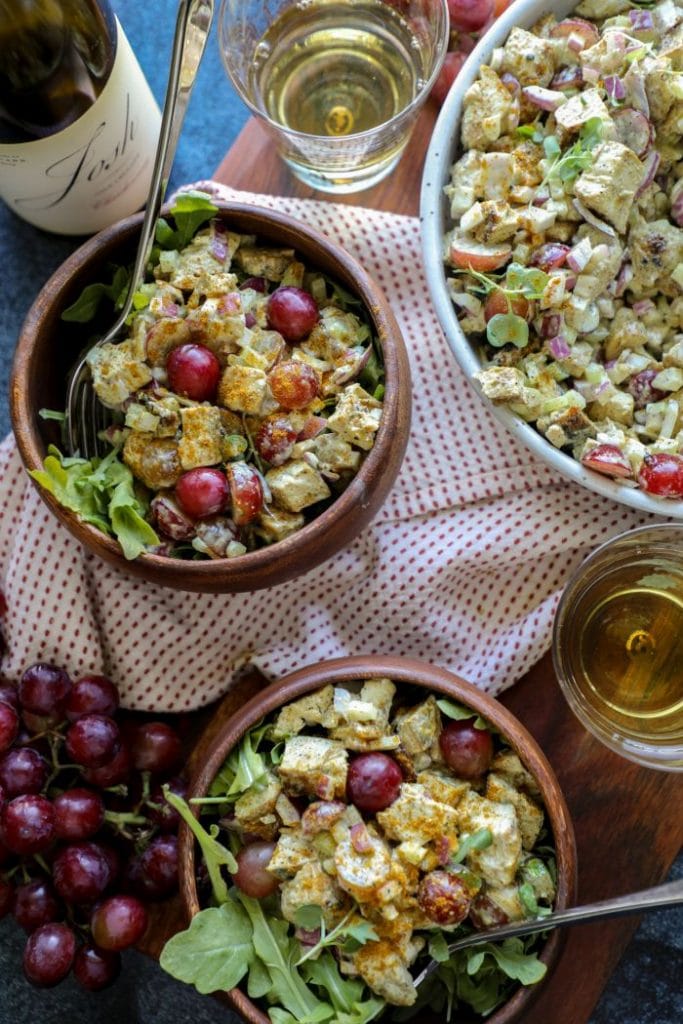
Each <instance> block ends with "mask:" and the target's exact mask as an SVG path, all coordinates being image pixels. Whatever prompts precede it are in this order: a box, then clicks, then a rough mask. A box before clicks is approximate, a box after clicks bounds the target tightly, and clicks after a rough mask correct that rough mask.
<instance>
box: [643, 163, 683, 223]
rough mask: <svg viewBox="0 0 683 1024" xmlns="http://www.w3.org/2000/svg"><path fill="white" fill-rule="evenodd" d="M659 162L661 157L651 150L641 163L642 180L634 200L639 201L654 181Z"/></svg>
mask: <svg viewBox="0 0 683 1024" xmlns="http://www.w3.org/2000/svg"><path fill="white" fill-rule="evenodd" d="M661 160H662V158H661V156H660V155H659V153H658V152H657V150H656V149H653V150H651V152H649V153H648V154H647V156H646V157H645V160H644V161H643V168H644V174H643V180H642V181H641V183H640V185H639V186H638V190H637V192H636V196H635V197H636V199H639V198H640V196H642V194H643V192H644V191H645V189H646V188H649V186H650V185H651V184H652V182H653V181H654V180H655V175H656V174H657V168H658V167H659V165H660V163H661ZM681 213H682V214H683V210H682V211H681ZM672 216H673V211H672ZM674 219H675V218H674ZM676 223H677V224H680V221H676Z"/></svg>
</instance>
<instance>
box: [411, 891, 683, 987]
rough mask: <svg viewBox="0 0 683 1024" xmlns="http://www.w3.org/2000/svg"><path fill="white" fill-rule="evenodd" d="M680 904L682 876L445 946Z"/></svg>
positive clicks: (420, 977) (472, 943)
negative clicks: (649, 887)
mask: <svg viewBox="0 0 683 1024" xmlns="http://www.w3.org/2000/svg"><path fill="white" fill-rule="evenodd" d="M681 904H683V879H680V878H679V879H677V880H676V881H675V882H665V883H664V885H657V886H654V888H652V889H641V891H640V892H630V893H627V894H626V895H625V896H616V897H615V898H614V899H609V900H600V901H599V902H598V903H587V904H586V905H585V906H583V907H570V909H569V910H558V911H557V912H556V913H553V914H548V915H547V916H546V917H538V918H534V919H533V920H531V921H517V922H515V923H513V924H505V925H501V927H499V928H488V929H486V931H481V932H473V933H472V934H471V935H466V936H465V937H464V938H462V939H458V940H457V942H451V943H450V944H449V946H448V952H449V953H455V952H457V951H458V950H459V949H467V948H468V946H477V945H479V944H480V943H482V942H498V941H499V940H501V939H510V938H513V937H514V936H516V935H533V934H534V932H545V931H550V930H551V929H552V928H566V927H568V926H569V925H572V924H580V923H582V922H588V921H599V920H603V919H604V918H606V917H624V916H626V915H628V914H640V913H643V911H646V910H664V909H666V908H668V907H676V906H679V905H681ZM438 966H439V965H438V963H437V962H436V960H430V962H429V963H428V964H427V966H426V967H425V968H424V969H423V970H422V971H421V972H420V973H419V974H418V976H417V977H416V978H415V981H414V984H415V985H416V986H417V985H421V984H422V982H423V981H424V980H425V978H427V977H429V975H430V974H432V973H433V972H434V971H435V970H436V969H437V968H438Z"/></svg>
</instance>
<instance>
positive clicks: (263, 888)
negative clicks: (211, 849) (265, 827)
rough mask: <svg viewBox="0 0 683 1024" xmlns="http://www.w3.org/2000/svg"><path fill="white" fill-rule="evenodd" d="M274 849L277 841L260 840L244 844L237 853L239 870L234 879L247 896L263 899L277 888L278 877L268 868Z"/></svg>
mask: <svg viewBox="0 0 683 1024" xmlns="http://www.w3.org/2000/svg"><path fill="white" fill-rule="evenodd" d="M274 849H275V843H267V842H265V841H261V840H259V841H257V842H254V843H249V844H248V845H247V846H243V847H242V849H241V850H240V851H239V853H238V854H237V857H236V860H237V871H236V872H235V874H234V875H233V876H232V880H233V882H234V883H235V885H236V886H237V888H238V889H241V890H242V892H243V893H245V894H246V895H247V896H253V898H254V899H256V900H262V899H264V898H265V897H266V896H270V895H271V893H274V892H275V890H276V889H277V887H278V885H279V881H278V879H277V878H276V877H275V875H271V873H270V872H269V871H268V870H267V866H268V864H269V863H270V860H271V857H272V856H273V850H274Z"/></svg>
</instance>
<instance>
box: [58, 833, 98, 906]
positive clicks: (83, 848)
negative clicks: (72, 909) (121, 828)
mask: <svg viewBox="0 0 683 1024" xmlns="http://www.w3.org/2000/svg"><path fill="white" fill-rule="evenodd" d="M52 877H53V880H54V885H55V889H56V890H57V892H58V893H59V895H60V896H61V897H62V899H63V900H64V901H65V902H66V903H94V902H95V900H97V899H99V898H100V896H101V895H102V893H103V892H104V890H105V889H106V888H107V886H108V885H109V882H110V880H111V874H110V870H109V864H108V863H107V859H106V857H105V856H104V855H103V853H102V851H101V850H100V849H99V848H98V846H97V844H96V843H72V844H70V845H69V846H65V847H63V849H61V850H60V851H59V853H58V854H57V856H56V857H55V859H54V861H53V864H52Z"/></svg>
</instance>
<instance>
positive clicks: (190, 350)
mask: <svg viewBox="0 0 683 1024" xmlns="http://www.w3.org/2000/svg"><path fill="white" fill-rule="evenodd" d="M166 372H167V373H168V384H169V387H170V388H171V390H172V391H175V392H176V394H179V395H185V396H186V397H187V398H192V399H194V401H195V402H210V401H211V400H212V399H213V398H214V397H215V394H216V389H217V388H218V381H219V380H220V376H221V364H220V363H219V362H218V359H217V358H216V356H215V355H214V354H213V352H212V351H211V350H210V349H208V348H206V347H205V346H204V345H179V346H178V348H174V349H171V351H170V353H169V356H168V359H167V360H166Z"/></svg>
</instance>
